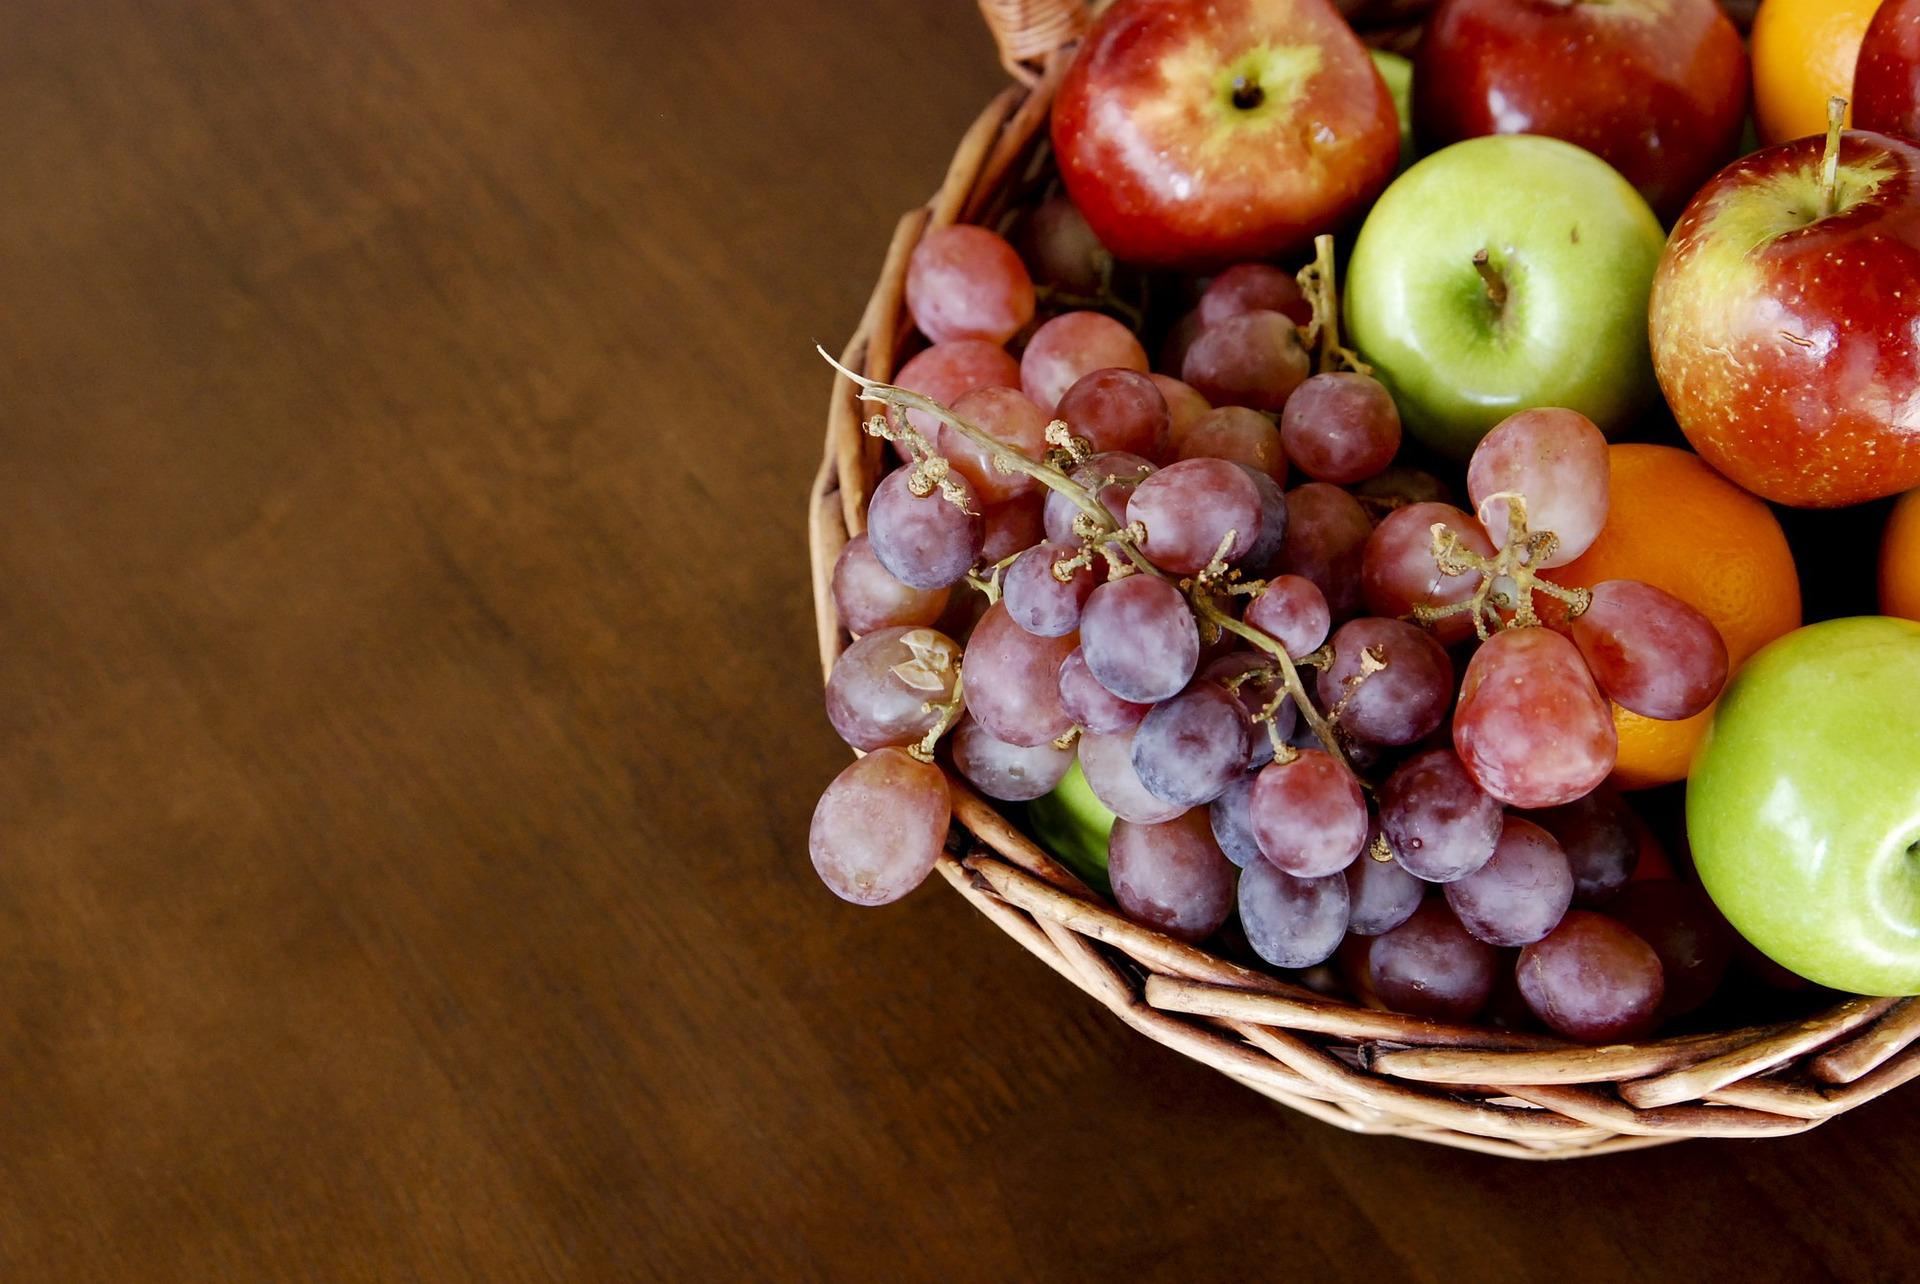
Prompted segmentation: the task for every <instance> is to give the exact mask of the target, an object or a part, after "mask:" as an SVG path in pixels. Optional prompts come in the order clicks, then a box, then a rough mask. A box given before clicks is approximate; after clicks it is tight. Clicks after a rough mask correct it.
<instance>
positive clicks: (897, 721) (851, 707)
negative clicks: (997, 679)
mask: <svg viewBox="0 0 1920 1284" xmlns="http://www.w3.org/2000/svg"><path fill="white" fill-rule="evenodd" d="M962 663H963V661H962V659H961V656H960V647H959V645H958V644H956V643H955V642H954V640H953V639H952V638H950V637H948V636H947V635H946V634H944V633H936V632H935V631H934V630H932V629H928V628H911V629H880V630H878V631H877V632H873V633H869V634H867V635H866V636H865V637H862V638H861V639H860V640H859V641H857V642H855V643H854V644H853V645H852V646H850V647H848V648H847V649H846V650H845V651H842V652H841V653H840V658H839V659H837V660H835V661H834V662H833V671H832V672H831V673H830V674H828V675H827V720H828V721H829V722H831V723H832V724H833V729H834V731H835V732H836V733H837V734H838V735H839V737H840V738H841V739H842V740H844V741H846V742H847V743H848V744H850V745H852V746H853V747H854V748H855V749H866V750H870V749H880V748H884V747H885V746H887V745H910V744H913V743H915V742H916V741H918V740H919V739H920V738H921V737H922V736H924V735H926V734H927V732H929V731H931V730H933V727H934V724H935V723H937V722H939V721H940V706H941V705H944V704H948V703H950V702H951V701H952V700H953V684H954V682H955V681H956V680H957V679H958V678H959V677H960V670H961V665H962Z"/></svg>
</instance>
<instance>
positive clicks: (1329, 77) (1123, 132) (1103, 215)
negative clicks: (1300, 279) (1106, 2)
mask: <svg viewBox="0 0 1920 1284" xmlns="http://www.w3.org/2000/svg"><path fill="white" fill-rule="evenodd" d="M1236 78H1241V79H1244V80H1246V81H1247V82H1249V83H1255V82H1257V83H1258V85H1259V92H1260V101H1259V103H1258V104H1257V105H1255V106H1253V107H1250V108H1245V109H1243V108H1241V107H1238V106H1235V104H1234V84H1235V81H1236ZM1053 145H1054V151H1055V154H1056V155H1057V156H1058V158H1059V163H1060V175H1061V178H1062V179H1063V180H1064V181H1065V182H1066V186H1067V192H1068V194H1069V195H1070V196H1072V198H1073V202H1074V204H1075V205H1077V206H1078V207H1079V208H1080V212H1081V213H1082V214H1084V215H1085V216H1086V219H1087V222H1088V224H1089V225H1090V226H1092V228H1093V230H1094V233H1095V234H1096V235H1097V236H1098V237H1099V238H1100V241H1101V243H1102V244H1104V245H1105V246H1106V247H1107V248H1108V249H1110V250H1112V251H1113V253H1114V254H1115V255H1116V256H1118V257H1119V258H1122V259H1125V260H1127V261H1129V262H1133V263H1141V264H1148V265H1152V266H1158V267H1178V268H1188V269H1206V268H1211V267H1218V266H1223V265H1226V264H1229V263H1233V262H1239V261H1244V260H1249V259H1261V258H1285V257H1289V256H1293V255H1297V254H1299V253H1300V252H1302V251H1304V250H1305V249H1306V248H1307V247H1308V246H1309V245H1310V244H1311V242H1312V240H1313V238H1314V236H1315V235H1316V234H1318V233H1321V232H1331V231H1334V230H1336V229H1337V228H1338V227H1339V226H1340V225H1342V224H1344V223H1345V222H1347V221H1348V220H1349V219H1350V218H1352V217H1354V216H1355V215H1356V214H1358V213H1359V211H1360V210H1362V209H1363V208H1365V207H1366V205H1367V204H1368V203H1369V202H1371V201H1372V200H1373V198H1374V197H1375V196H1376V195H1378V194H1379V192H1380V189H1381V188H1382V187H1384V186H1386V183H1387V180H1388V179H1389V178H1391V177H1392V175H1393V170H1394V165H1395V163H1396V161H1397V159H1398V157H1399V152H1400V126H1399V121H1398V118H1397V117H1396V115H1395V113H1394V107H1393V96H1392V94H1390V93H1389V92H1388V90H1387V86H1386V83H1385V82H1384V81H1383V80H1381V78H1380V74H1379V72H1377V71H1376V70H1375V69H1374V65H1373V61H1372V59H1370V58H1369V57H1368V56H1367V51H1366V48H1365V47H1364V46H1362V45H1361V43H1360V41H1359V39H1358V38H1357V37H1356V36H1355V35H1354V34H1353V30H1352V29H1351V28H1350V27H1348V26H1347V24H1346V22H1345V20H1343V19H1342V18H1341V17H1340V15H1339V13H1338V12H1337V11H1336V10H1335V9H1334V8H1333V7H1332V5H1330V4H1329V3H1328V2H1327V0H1284V2H1280V3H1277V2H1276V0H1211V2H1210V3H1198V2H1197V0H1119V2H1118V3H1117V4H1114V5H1113V6H1112V7H1111V8H1109V9H1107V10H1106V11H1105V12H1104V13H1103V14H1102V15H1101V16H1100V17H1099V18H1098V19H1097V20H1096V21H1095V22H1094V24H1093V29H1092V30H1091V31H1090V32H1088V34H1087V37H1086V40H1085V42H1084V44H1083V45H1082V47H1081V50H1080V53H1079V54H1078V56H1076V57H1075V59H1074V61H1073V65H1072V66H1071V67H1070V68H1069V69H1068V71H1067V75H1066V77H1065V79H1064V80H1063V81H1062V83H1061V85H1060V91H1059V93H1058V94H1057V95H1056V96H1055V98H1054V103H1053Z"/></svg>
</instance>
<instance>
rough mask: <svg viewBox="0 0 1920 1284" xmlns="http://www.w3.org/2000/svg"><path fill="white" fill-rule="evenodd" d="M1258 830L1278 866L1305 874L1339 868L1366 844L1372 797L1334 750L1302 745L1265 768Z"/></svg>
mask: <svg viewBox="0 0 1920 1284" xmlns="http://www.w3.org/2000/svg"><path fill="white" fill-rule="evenodd" d="M1253 832H1254V835H1255V837H1256V838H1257V839H1258V840H1259V843H1260V851H1261V854H1262V855H1264V856H1265V857H1266V858H1267V859H1268V860H1269V861H1272V862H1273V864H1274V866H1275V868H1277V869H1281V870H1284V871H1285V872H1287V873H1289V874H1293V875H1295V876H1297V877H1300V878H1318V877H1320V876H1322V875H1325V874H1338V873H1339V872H1340V871H1341V870H1343V869H1345V868H1346V867H1347V866H1349V865H1351V864H1352V863H1353V860H1354V857H1356V856H1358V855H1359V854H1360V849H1361V848H1362V847H1364V846H1366V842H1367V800H1366V798H1365V797H1364V796H1363V795H1362V794H1361V792H1360V782H1359V781H1357V780H1355V779H1354V778H1353V773H1352V772H1350V771H1348V770H1347V769H1346V768H1345V767H1343V766H1341V765H1340V763H1339V762H1338V761H1336V760H1335V759H1334V758H1333V757H1332V756H1331V755H1329V754H1327V753H1325V752H1323V751H1321V750H1318V749H1306V750H1301V751H1300V752H1299V753H1298V755H1297V756H1296V757H1295V758H1294V759H1293V760H1292V761H1291V762H1274V763H1272V764H1271V765H1269V766H1266V767H1262V768H1261V769H1260V775H1259V777H1258V778H1257V779H1256V780H1255V782H1254V786H1253Z"/></svg>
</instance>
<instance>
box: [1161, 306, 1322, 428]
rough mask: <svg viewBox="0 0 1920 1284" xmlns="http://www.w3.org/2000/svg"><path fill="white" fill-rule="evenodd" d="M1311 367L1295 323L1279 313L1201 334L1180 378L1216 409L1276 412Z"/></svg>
mask: <svg viewBox="0 0 1920 1284" xmlns="http://www.w3.org/2000/svg"><path fill="white" fill-rule="evenodd" d="M1309 368H1310V363H1309V361H1308V359H1307V350H1306V349H1305V348H1304V347H1302V346H1300V331H1299V330H1298V329H1297V328H1296V327H1295V326H1294V324H1293V322H1291V321H1289V320H1288V319H1287V318H1286V317H1285V316H1283V315H1281V314H1280V313H1278V312H1266V311H1260V312H1242V313H1241V314H1240V315H1238V316H1232V317H1228V318H1226V319H1225V320H1223V321H1221V322H1220V323H1219V324H1218V325H1211V326H1208V327H1207V328H1206V329H1204V330H1202V331H1201V332H1200V334H1199V336H1198V337H1197V338H1195V339H1194V341H1193V343H1192V344H1191V345H1190V346H1189V347H1188V348H1187V353H1186V357H1185V359H1184V360H1183V361H1182V362H1181V364H1180V377H1181V378H1182V379H1184V380H1185V381H1186V382H1188V383H1190V384H1192V385H1193V387H1194V390H1195V391H1197V392H1198V393H1199V394H1200V395H1201V396H1203V397H1205V398H1206V399H1207V400H1208V401H1210V402H1212V403H1213V404H1214V405H1216V406H1249V407H1251V408H1253V409H1254V410H1270V411H1273V412H1275V413H1278V412H1279V410H1280V408H1281V407H1282V406H1285V405H1286V404H1287V398H1288V397H1290V396H1292V395H1293V390H1294V389H1295V388H1298V387H1299V386H1300V384H1301V382H1302V381H1303V380H1305V379H1306V377H1307V371H1308V369H1309Z"/></svg>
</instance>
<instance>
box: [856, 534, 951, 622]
mask: <svg viewBox="0 0 1920 1284" xmlns="http://www.w3.org/2000/svg"><path fill="white" fill-rule="evenodd" d="M949 596H951V590H949V589H943V588H938V589H917V588H915V587H913V585H911V584H906V583H903V582H901V581H900V580H897V579H895V578H894V577H893V575H892V573H891V572H889V571H888V570H887V568H886V567H884V566H882V565H880V559H879V558H877V557H875V556H874V555H873V549H872V548H870V547H869V546H868V543H867V537H866V536H865V535H855V536H854V537H853V538H852V539H850V540H848V541H847V546H846V547H845V548H843V549H841V550H840V556H839V557H837V558H835V559H834V563H833V609H834V613H835V614H836V615H838V616H839V618H840V623H841V624H842V625H843V626H844V627H845V628H846V630H847V632H849V633H852V634H854V635H855V636H856V637H857V636H859V635H860V634H862V633H872V632H873V631H874V630H875V629H892V628H912V627H915V626H924V625H929V624H932V623H933V622H934V621H936V620H938V619H939V618H940V613H941V612H942V611H944V610H946V609H947V599H948V597H949Z"/></svg>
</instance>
